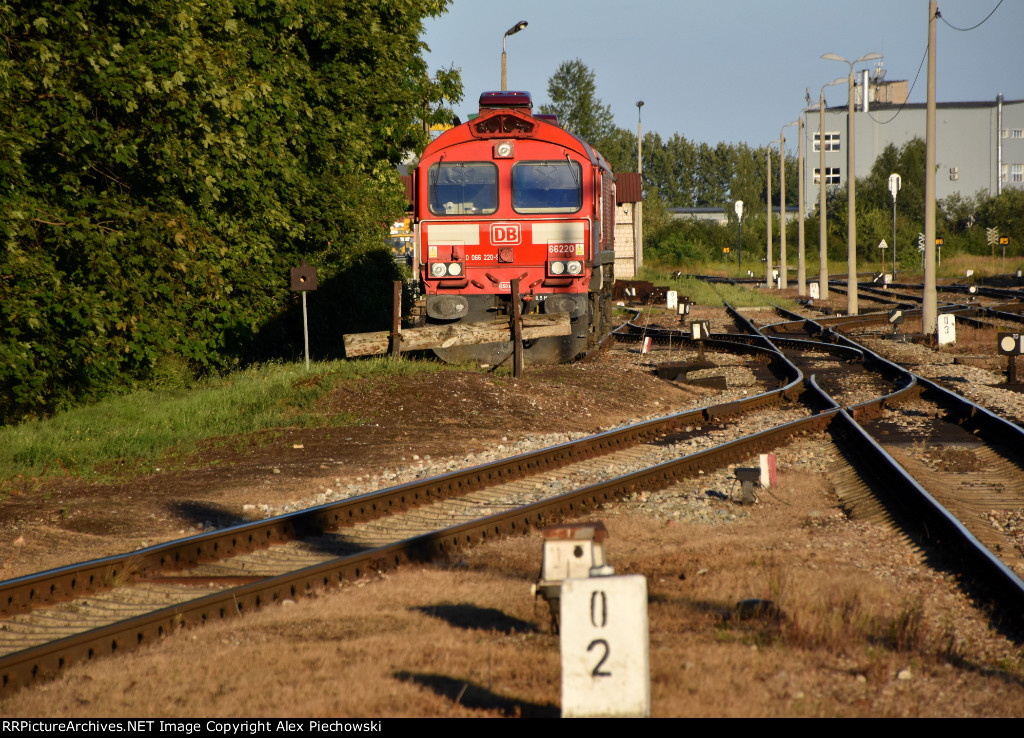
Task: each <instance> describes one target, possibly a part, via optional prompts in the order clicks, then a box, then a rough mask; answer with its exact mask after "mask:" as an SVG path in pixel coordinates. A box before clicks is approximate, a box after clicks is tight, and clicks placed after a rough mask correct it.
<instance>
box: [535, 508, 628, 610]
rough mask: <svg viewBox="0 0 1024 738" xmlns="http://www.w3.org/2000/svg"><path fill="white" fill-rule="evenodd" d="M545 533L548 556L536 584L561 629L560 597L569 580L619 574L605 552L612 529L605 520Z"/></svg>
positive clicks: (554, 526)
mask: <svg viewBox="0 0 1024 738" xmlns="http://www.w3.org/2000/svg"><path fill="white" fill-rule="evenodd" d="M541 535H543V536H544V558H543V560H542V562H541V567H540V581H538V582H537V584H535V585H534V587H533V591H534V595H535V596H538V595H539V596H540V597H543V598H544V599H545V600H547V602H548V605H549V606H550V608H551V618H552V624H553V625H554V627H555V629H556V630H557V628H558V612H559V599H560V598H561V593H562V582H563V580H565V579H585V578H587V577H607V576H611V575H612V574H614V573H615V570H614V569H612V567H610V566H608V563H607V559H606V558H605V555H604V541H605V539H606V538H607V537H608V529H607V528H605V527H604V523H602V522H601V521H599V520H598V521H594V522H592V523H565V524H563V525H552V526H550V527H548V528H544V529H543V530H542V531H541Z"/></svg>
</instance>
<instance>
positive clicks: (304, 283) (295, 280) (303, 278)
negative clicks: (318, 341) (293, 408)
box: [291, 261, 317, 372]
mask: <svg viewBox="0 0 1024 738" xmlns="http://www.w3.org/2000/svg"><path fill="white" fill-rule="evenodd" d="M291 287H292V291H293V292H301V293H302V338H303V343H304V344H305V347H306V371H307V372H308V371H309V322H308V319H307V315H306V293H307V292H312V291H313V290H315V289H316V288H317V279H316V267H311V266H310V265H309V264H308V263H307V262H305V261H303V262H302V264H300V265H299V266H297V267H292V273H291Z"/></svg>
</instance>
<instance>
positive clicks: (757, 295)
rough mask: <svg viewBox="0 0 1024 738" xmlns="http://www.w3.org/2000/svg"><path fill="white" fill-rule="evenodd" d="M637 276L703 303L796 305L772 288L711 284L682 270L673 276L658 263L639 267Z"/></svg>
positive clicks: (791, 306) (706, 304) (766, 305)
mask: <svg viewBox="0 0 1024 738" xmlns="http://www.w3.org/2000/svg"><path fill="white" fill-rule="evenodd" d="M639 279H644V280H647V281H649V282H653V283H654V284H656V285H661V286H665V287H668V288H669V289H673V290H676V291H677V292H678V293H679V294H680V295H685V296H686V297H689V298H690V300H691V301H692V302H693V303H694V304H696V305H701V306H706V307H721V306H722V305H723V304H724V303H726V302H727V303H729V304H730V305H732V306H733V307H772V306H773V305H781V306H783V307H787V308H791V309H792V308H795V307H796V305H795V303H794V302H793V301H792V300H790V299H788V298H784V297H782V296H781V295H779V294H778V293H777V292H776V291H774V290H773V291H768V290H765V289H762V288H750V287H746V286H743V285H732V284H714V283H709V282H704V281H701V280H699V279H697V278H696V277H691V276H688V275H685V274H684V275H683V276H681V277H673V276H672V274H671V273H670V272H668V271H666V270H663V269H659V268H657V267H647V266H644V267H643V268H642V269H641V270H640V276H639Z"/></svg>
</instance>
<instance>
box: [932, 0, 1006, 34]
mask: <svg viewBox="0 0 1024 738" xmlns="http://www.w3.org/2000/svg"><path fill="white" fill-rule="evenodd" d="M1002 4H1003V0H999V2H997V3H996V6H995V7H994V8H992V12H990V13H989V14H988V15H986V16H985V17H984V18H982V19H981V21H980V22H979V23H975V24H974V25H973V26H971V27H970V28H959V27H957V26H954V25H953V24H952V23H950V22H949V21H948V20H946V19H945V18H943V17H942V13H940V12H939V11H938V10H936V11H935V17H936V18H938V19H939V20H940V21H942V22H943V23H945V24H946V25H947V26H949V27H950V28H952V29H953V30H954V31H973V30H974V29H975V28H977V27H978V26H980V25H981V24H982V23H984V22H985V21H987V20H988V19H989V18H991V17H992V14H993V13H995V12H996V11H997V10H999V6H1000V5H1002Z"/></svg>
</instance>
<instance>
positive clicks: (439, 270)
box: [430, 261, 445, 277]
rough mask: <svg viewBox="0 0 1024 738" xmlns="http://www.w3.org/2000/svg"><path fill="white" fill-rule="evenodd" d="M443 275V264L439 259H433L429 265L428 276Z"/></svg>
mask: <svg viewBox="0 0 1024 738" xmlns="http://www.w3.org/2000/svg"><path fill="white" fill-rule="evenodd" d="M444 275H445V266H444V264H442V263H441V262H439V261H435V262H434V263H433V264H431V265H430V276H431V277H443V276H444Z"/></svg>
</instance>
